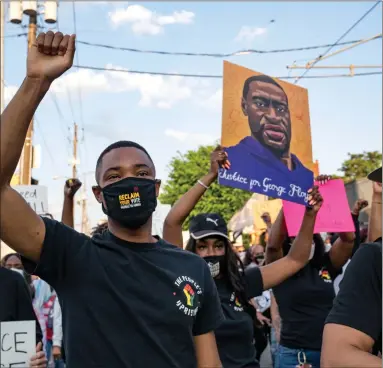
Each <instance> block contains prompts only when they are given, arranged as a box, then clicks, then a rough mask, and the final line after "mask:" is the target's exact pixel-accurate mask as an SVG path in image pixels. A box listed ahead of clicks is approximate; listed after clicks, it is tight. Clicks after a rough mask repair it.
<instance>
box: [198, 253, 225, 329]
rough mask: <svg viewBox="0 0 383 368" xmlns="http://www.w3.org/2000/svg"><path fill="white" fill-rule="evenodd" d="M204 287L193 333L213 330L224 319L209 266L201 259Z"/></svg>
mask: <svg viewBox="0 0 383 368" xmlns="http://www.w3.org/2000/svg"><path fill="white" fill-rule="evenodd" d="M203 262H204V264H203V273H204V289H203V299H202V305H201V307H200V309H199V310H198V313H197V317H196V320H195V322H194V327H193V335H194V336H198V335H204V334H206V333H208V332H211V331H214V330H215V329H216V328H217V327H218V326H219V325H220V324H221V323H222V321H223V320H224V318H225V317H224V315H223V312H222V307H221V301H220V299H219V295H218V291H217V287H216V286H215V282H214V280H213V278H212V277H211V274H210V270H209V267H208V265H207V263H206V262H205V261H203Z"/></svg>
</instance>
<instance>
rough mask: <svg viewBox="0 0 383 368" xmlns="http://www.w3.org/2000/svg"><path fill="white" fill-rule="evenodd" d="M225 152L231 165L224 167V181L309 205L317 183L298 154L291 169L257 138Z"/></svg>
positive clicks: (225, 183) (247, 138)
mask: <svg viewBox="0 0 383 368" xmlns="http://www.w3.org/2000/svg"><path fill="white" fill-rule="evenodd" d="M225 151H226V152H227V154H228V159H229V161H230V163H231V168H230V170H225V169H220V172H219V178H218V182H219V183H220V184H222V185H227V186H230V187H234V188H239V189H244V190H248V191H251V192H255V193H261V194H264V195H267V196H269V197H272V198H280V199H284V200H287V201H291V202H295V203H300V204H303V205H306V204H307V191H308V190H309V189H310V188H311V187H312V186H313V183H314V174H313V173H312V171H310V170H309V169H307V168H306V167H304V166H303V165H302V163H301V162H300V161H299V159H298V157H296V156H295V155H293V154H291V160H292V163H293V168H294V169H293V170H292V171H290V170H289V169H288V167H287V166H286V165H285V164H284V163H283V162H282V161H280V160H279V159H278V158H277V157H276V156H275V155H274V154H273V153H272V152H271V151H270V150H268V149H267V148H265V147H264V146H262V144H260V143H259V142H258V141H257V140H255V139H254V138H253V137H246V138H244V139H243V140H242V141H241V142H239V143H238V144H237V145H235V146H232V147H228V148H225Z"/></svg>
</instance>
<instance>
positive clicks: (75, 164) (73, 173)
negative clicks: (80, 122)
mask: <svg viewBox="0 0 383 368" xmlns="http://www.w3.org/2000/svg"><path fill="white" fill-rule="evenodd" d="M77 128H78V127H77V124H76V123H74V130H73V161H72V178H77V143H78V137H77Z"/></svg>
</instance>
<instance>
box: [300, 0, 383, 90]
mask: <svg viewBox="0 0 383 368" xmlns="http://www.w3.org/2000/svg"><path fill="white" fill-rule="evenodd" d="M381 2H382V0H378V1H377V2H376V3H375V4H374V5H373V6H372V7H371V8H370V9H368V10H367V11H366V12H365V13H364V14H363V15H362V16H361V17H360V18H359V19H358V20H357V21H356V22H355V23H354V24H353V25H352V26H351V27H350V28H349V29H348V30H347V31H346V32H344V33H343V34H342V36H340V37H339V38H338V39H337V40H336V41H335V42H334V43H333V44H332V45H331V46H329V48H328V49H327V50H326V51H325V52H324V53H323V54H321V55H319V56H318V57H317V58H316V59H315V60H314V62H312V63H310V66H309V67H308V68H307V69H306V70H305V71H304V72H303V74H302V75H301V76H300V77H298V78H296V80H295V82H294V84H297V83H298V82H299V81H300V80H301V79H302V78H303V77H305V76H306V75H307V73H308V72H309V71H310V70H311V69H312V68H313V67H314V66H315V65H316V64H317V63H318V62H319V61H320V60H321V59H322V58H323V57H324V56H326V55H327V54H328V53H329V52H330V51H331V50H332V49H333V48H334V47H335V46H338V45H340V41H342V40H343V38H345V37H346V36H347V35H348V34H349V33H350V32H351V31H352V30H353V29H354V28H355V27H356V26H357V25H358V24H359V23H360V22H361V21H362V20H363V19H364V18H366V17H367V15H369V14H370V13H371V12H372V11H373V10H374V9H375V8H376V7H377V6H378V5H379V4H380V3H381ZM380 37H381V36H380Z"/></svg>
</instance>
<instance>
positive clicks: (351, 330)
mask: <svg viewBox="0 0 383 368" xmlns="http://www.w3.org/2000/svg"><path fill="white" fill-rule="evenodd" d="M368 178H369V179H370V180H371V181H373V187H374V191H373V198H372V206H371V214H370V224H369V227H370V229H369V240H370V241H373V242H371V243H366V244H363V245H362V246H361V247H360V248H359V250H358V251H357V252H356V254H355V256H354V257H353V259H352V261H351V263H350V265H349V266H348V268H347V271H346V273H345V276H344V278H343V281H342V284H341V287H340V291H339V294H338V296H337V297H336V299H335V302H334V306H333V309H332V311H331V312H330V314H329V316H328V318H327V321H326V325H325V328H324V333H323V346H322V357H321V365H322V367H326V368H332V367H382V358H381V354H382V168H381V167H380V168H379V169H377V170H375V171H373V172H372V173H370V174H369V175H368Z"/></svg>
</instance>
